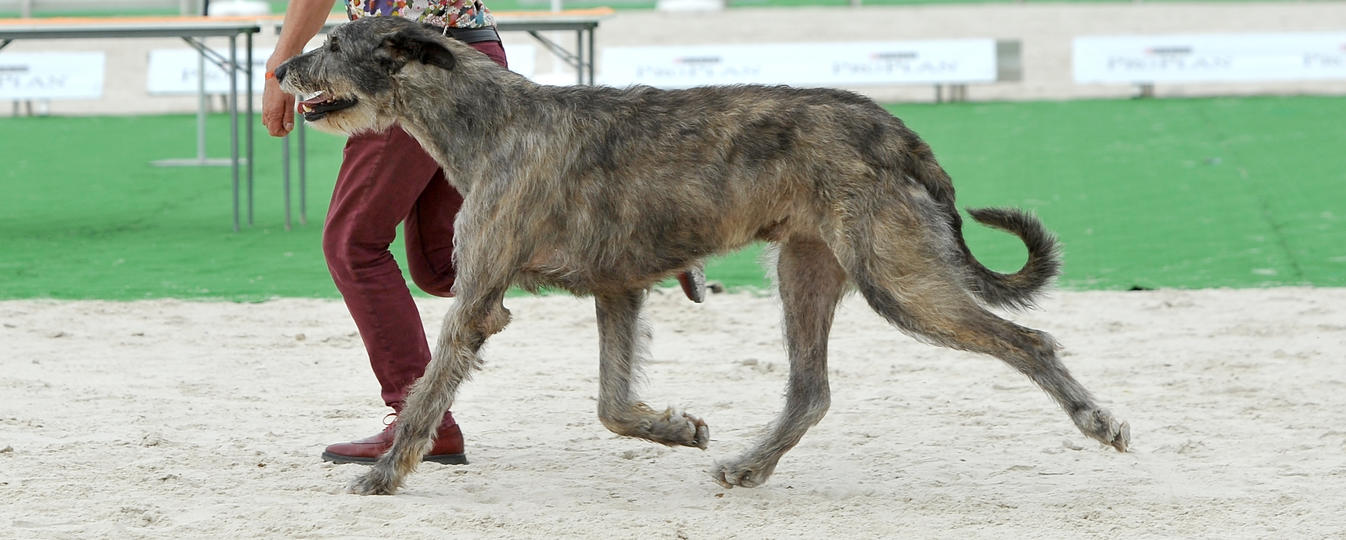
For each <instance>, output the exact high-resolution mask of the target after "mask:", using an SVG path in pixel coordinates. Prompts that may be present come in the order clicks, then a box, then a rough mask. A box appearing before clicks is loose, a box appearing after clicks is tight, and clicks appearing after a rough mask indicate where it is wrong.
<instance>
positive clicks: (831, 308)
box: [711, 238, 846, 487]
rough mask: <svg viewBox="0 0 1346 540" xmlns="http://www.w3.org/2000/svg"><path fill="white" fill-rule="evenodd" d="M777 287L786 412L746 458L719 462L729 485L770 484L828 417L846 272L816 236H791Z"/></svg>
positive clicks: (717, 471)
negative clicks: (830, 351)
mask: <svg viewBox="0 0 1346 540" xmlns="http://www.w3.org/2000/svg"><path fill="white" fill-rule="evenodd" d="M776 269H777V285H778V287H779V289H780V299H781V305H782V307H783V308H784V310H785V338H786V347H787V349H788V351H789V355H790V375H789V383H788V387H787V390H786V394H785V409H784V410H783V411H782V412H781V414H780V417H779V418H777V420H776V421H775V422H774V423H773V424H772V426H771V427H770V428H769V429H768V432H767V435H766V436H765V437H764V438H763V439H762V440H760V441H758V443H757V444H756V445H755V446H753V447H752V448H751V449H749V450H748V451H747V452H745V453H744V454H743V455H741V456H739V457H737V458H735V459H732V460H728V461H723V462H720V463H717V464H716V465H715V468H714V469H713V470H712V471H711V477H712V478H714V479H715V481H716V482H718V483H720V485H723V486H725V487H734V486H742V487H754V486H758V485H761V484H762V483H763V482H766V480H767V478H768V477H770V476H771V473H772V472H773V471H774V470H775V469H776V464H777V462H779V461H780V458H781V456H783V455H785V453H786V452H788V451H789V450H790V449H791V448H794V446H795V445H796V444H798V443H799V440H800V439H801V438H803V437H804V433H805V432H807V431H808V429H809V428H810V427H813V425H814V424H817V423H818V422H819V421H821V420H822V419H823V415H824V414H826V413H827V408H828V406H829V405H830V403H831V397H830V389H829V388H828V384H827V338H828V335H829V334H830V332H831V329H832V319H833V316H834V314H835V313H836V307H837V303H838V302H840V300H841V296H842V294H843V292H844V291H845V287H846V273H845V271H844V270H843V269H842V267H841V265H840V264H839V263H838V262H837V259H836V257H835V255H834V254H833V253H832V250H831V249H830V248H828V246H827V245H826V244H824V243H823V242H822V241H821V240H819V239H815V238H806V239H800V238H791V239H789V240H788V241H787V242H786V243H784V244H783V245H781V246H780V252H779V257H778V259H777V263H776Z"/></svg>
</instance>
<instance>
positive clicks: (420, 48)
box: [383, 28, 457, 69]
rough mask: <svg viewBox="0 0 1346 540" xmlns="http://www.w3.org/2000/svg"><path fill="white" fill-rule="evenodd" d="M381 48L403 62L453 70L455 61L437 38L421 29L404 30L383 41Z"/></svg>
mask: <svg viewBox="0 0 1346 540" xmlns="http://www.w3.org/2000/svg"><path fill="white" fill-rule="evenodd" d="M383 46H384V47H387V48H388V49H390V50H392V52H393V54H394V55H395V56H398V57H400V58H402V59H403V60H407V61H411V60H415V61H417V62H420V63H422V64H425V65H427V66H437V67H441V68H444V69H453V66H454V64H455V63H457V60H455V59H454V57H453V53H452V52H449V49H448V47H445V46H444V44H443V43H442V42H441V41H440V40H439V36H437V35H435V34H433V33H431V32H429V31H427V30H423V29H421V28H404V29H402V30H399V31H398V32H397V33H396V34H393V35H392V36H389V37H388V38H386V39H384V40H383Z"/></svg>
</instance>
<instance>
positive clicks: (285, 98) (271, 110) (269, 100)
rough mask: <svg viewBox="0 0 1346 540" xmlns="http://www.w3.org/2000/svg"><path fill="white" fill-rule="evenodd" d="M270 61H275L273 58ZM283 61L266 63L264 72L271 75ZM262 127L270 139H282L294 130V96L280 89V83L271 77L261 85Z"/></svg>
mask: <svg viewBox="0 0 1346 540" xmlns="http://www.w3.org/2000/svg"><path fill="white" fill-rule="evenodd" d="M272 60H275V59H274V58H273V59H272ZM284 60H285V59H283V58H282V59H280V60H277V61H275V62H274V64H275V65H272V64H273V62H271V61H268V62H267V63H266V72H267V73H272V72H274V71H275V67H276V66H279V65H280V64H281V62H282V61H284ZM262 125H264V126H266V130H267V131H268V132H270V133H271V136H272V137H284V136H286V135H288V134H289V133H290V130H292V129H294V96H292V95H290V94H288V93H286V92H285V91H284V90H281V89H280V83H279V82H276V78H275V77H272V76H267V77H266V82H265V84H263V85H262Z"/></svg>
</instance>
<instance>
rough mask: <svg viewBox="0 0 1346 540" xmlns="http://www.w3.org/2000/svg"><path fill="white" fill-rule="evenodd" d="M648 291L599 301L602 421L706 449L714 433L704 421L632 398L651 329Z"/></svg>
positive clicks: (628, 432)
mask: <svg viewBox="0 0 1346 540" xmlns="http://www.w3.org/2000/svg"><path fill="white" fill-rule="evenodd" d="M644 303H645V291H644V290H631V291H624V292H621V293H614V294H599V295H596V296H595V297H594V304H595V306H596V307H597V310H598V338H599V341H600V343H599V359H598V361H599V365H598V377H599V388H598V418H599V420H601V421H602V422H603V425H604V426H606V427H607V428H608V429H609V430H611V431H612V432H613V433H616V434H618V435H625V436H628V437H639V438H641V439H647V440H650V441H654V442H657V443H660V444H666V445H669V446H694V447H697V448H700V449H702V450H704V449H705V448H706V446H707V445H708V444H709V443H710V428H709V427H707V426H706V423H705V422H702V421H701V419H700V418H696V417H694V416H691V415H688V414H686V413H684V412H682V411H679V410H676V409H674V408H672V407H670V408H668V409H665V410H664V411H663V412H657V411H655V410H653V409H651V408H650V407H649V406H648V405H646V404H644V403H642V402H640V400H639V399H637V398H636V396H634V395H632V394H633V390H632V379H633V378H634V377H635V374H636V373H637V370H638V369H639V366H638V362H639V360H640V357H641V355H642V354H643V353H644V348H645V347H644V342H645V340H648V339H649V332H648V329H647V328H646V327H645V325H644V323H643V322H642V321H641V320H640V308H641V306H642V305H643V304H644Z"/></svg>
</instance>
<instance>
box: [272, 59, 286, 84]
mask: <svg viewBox="0 0 1346 540" xmlns="http://www.w3.org/2000/svg"><path fill="white" fill-rule="evenodd" d="M285 66H286V64H281V65H280V67H278V68H276V71H275V72H274V74H275V75H276V84H280V82H281V81H283V80H285V70H286V68H285Z"/></svg>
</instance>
